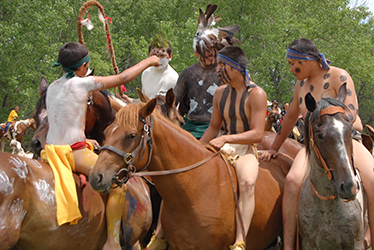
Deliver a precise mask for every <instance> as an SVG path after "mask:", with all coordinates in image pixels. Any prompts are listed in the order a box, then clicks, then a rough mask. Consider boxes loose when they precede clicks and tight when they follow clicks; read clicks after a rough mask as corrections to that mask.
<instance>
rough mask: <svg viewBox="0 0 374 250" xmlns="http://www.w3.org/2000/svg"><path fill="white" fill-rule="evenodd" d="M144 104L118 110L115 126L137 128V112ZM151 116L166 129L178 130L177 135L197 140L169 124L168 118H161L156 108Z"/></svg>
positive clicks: (130, 105) (132, 104)
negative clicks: (165, 126) (166, 127)
mask: <svg viewBox="0 0 374 250" xmlns="http://www.w3.org/2000/svg"><path fill="white" fill-rule="evenodd" d="M145 105H146V103H143V102H141V103H131V104H127V105H126V106H125V107H124V108H122V109H120V110H119V111H118V112H117V118H116V120H117V124H118V125H123V126H126V127H127V126H130V127H134V128H135V127H137V126H138V124H139V121H140V120H139V110H140V109H141V108H142V107H144V106H145ZM152 114H153V116H154V120H156V119H157V120H160V121H162V122H165V123H167V126H168V128H169V127H171V126H172V127H174V128H175V129H177V130H178V133H179V134H183V135H184V136H186V137H190V138H192V139H193V140H197V139H196V138H195V137H194V136H193V135H192V134H191V133H190V132H188V131H186V130H184V129H182V128H181V127H179V126H177V125H175V124H174V123H173V122H171V121H170V120H169V119H168V118H166V117H165V116H163V115H162V114H161V112H160V111H158V110H157V109H156V108H155V109H154V110H153V113H152Z"/></svg>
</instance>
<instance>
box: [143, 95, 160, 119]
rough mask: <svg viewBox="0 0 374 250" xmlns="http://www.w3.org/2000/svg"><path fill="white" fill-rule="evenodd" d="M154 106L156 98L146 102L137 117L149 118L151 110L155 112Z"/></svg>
mask: <svg viewBox="0 0 374 250" xmlns="http://www.w3.org/2000/svg"><path fill="white" fill-rule="evenodd" d="M156 105H157V98H153V99H152V100H150V101H149V102H147V104H146V105H145V106H144V107H142V108H141V109H140V110H139V115H140V116H141V117H143V118H146V117H147V116H150V115H151V114H152V112H153V110H155V108H156Z"/></svg>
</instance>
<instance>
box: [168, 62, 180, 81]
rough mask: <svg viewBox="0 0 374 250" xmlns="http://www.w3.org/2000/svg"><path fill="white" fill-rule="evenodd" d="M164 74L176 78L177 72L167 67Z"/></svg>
mask: <svg viewBox="0 0 374 250" xmlns="http://www.w3.org/2000/svg"><path fill="white" fill-rule="evenodd" d="M166 72H167V74H168V75H170V76H171V77H173V78H178V76H179V75H178V72H177V71H175V69H173V67H171V66H170V65H168V68H167V69H166Z"/></svg>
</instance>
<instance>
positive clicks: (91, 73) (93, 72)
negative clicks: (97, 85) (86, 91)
mask: <svg viewBox="0 0 374 250" xmlns="http://www.w3.org/2000/svg"><path fill="white" fill-rule="evenodd" d="M94 75H95V69H93V70H91V72H90V73H89V74H88V75H87V76H94Z"/></svg>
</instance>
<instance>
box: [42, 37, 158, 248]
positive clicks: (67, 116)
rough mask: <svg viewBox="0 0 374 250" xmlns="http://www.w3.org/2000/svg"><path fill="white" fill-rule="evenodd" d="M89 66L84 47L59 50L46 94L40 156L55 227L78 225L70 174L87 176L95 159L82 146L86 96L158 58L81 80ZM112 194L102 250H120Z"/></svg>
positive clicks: (117, 202) (118, 207) (117, 206)
mask: <svg viewBox="0 0 374 250" xmlns="http://www.w3.org/2000/svg"><path fill="white" fill-rule="evenodd" d="M89 63H90V54H89V51H88V49H87V47H85V46H84V45H82V44H80V43H75V42H70V43H66V44H64V45H63V46H62V47H61V49H60V51H59V55H58V61H57V62H56V63H54V65H53V67H56V66H62V69H63V70H64V73H63V75H62V77H61V78H59V79H57V80H56V81H54V82H53V83H52V84H51V85H49V87H48V90H47V97H46V106H47V112H48V121H49V130H48V133H47V139H46V145H45V150H43V151H42V153H41V156H42V158H43V160H46V161H48V163H49V164H50V166H51V168H52V170H53V173H54V176H55V190H58V191H56V207H57V222H58V225H62V224H65V223H70V224H77V223H79V219H80V218H81V217H82V216H81V214H80V210H79V204H78V198H77V193H76V189H75V182H74V179H73V176H72V174H71V173H72V171H75V169H78V167H79V169H83V171H84V173H82V174H84V175H86V176H88V174H89V172H90V170H91V169H92V167H93V166H94V165H95V163H96V160H97V157H98V156H97V155H96V154H95V153H93V152H92V151H91V150H90V149H88V148H91V149H92V145H90V144H89V143H87V140H86V137H85V133H84V129H85V127H84V126H85V124H86V121H85V119H86V110H87V97H88V96H89V94H90V93H91V92H92V91H96V90H104V89H110V88H114V87H117V86H120V85H122V84H127V83H129V82H131V81H132V80H134V79H135V78H136V77H137V76H138V75H139V74H140V73H142V71H143V70H145V69H146V68H148V67H150V66H158V65H159V64H160V59H159V58H158V57H157V56H151V57H148V58H147V59H145V60H143V61H141V62H139V63H138V64H136V65H134V66H133V67H131V68H128V69H126V70H125V71H123V72H122V73H121V74H118V75H112V76H106V77H99V76H86V75H87V72H88V67H89ZM112 190H113V191H111V192H110V193H109V199H108V202H107V209H106V215H107V227H108V237H107V242H106V243H105V245H104V247H103V249H104V250H106V249H118V250H120V249H121V246H120V244H119V242H120V239H119V234H120V233H119V232H120V225H121V216H122V207H123V201H122V200H124V198H123V195H124V194H125V192H123V190H120V189H112ZM60 201H61V202H60Z"/></svg>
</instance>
